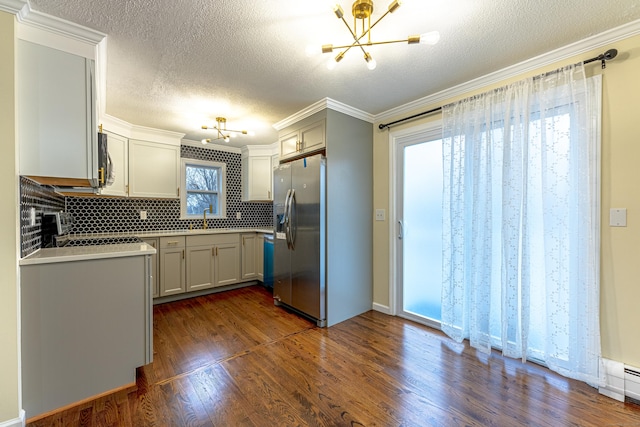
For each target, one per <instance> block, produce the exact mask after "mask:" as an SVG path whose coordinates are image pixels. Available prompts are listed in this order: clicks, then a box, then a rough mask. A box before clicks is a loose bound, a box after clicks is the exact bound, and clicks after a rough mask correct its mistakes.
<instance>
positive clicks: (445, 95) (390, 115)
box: [374, 20, 640, 122]
mask: <svg viewBox="0 0 640 427" xmlns="http://www.w3.org/2000/svg"><path fill="white" fill-rule="evenodd" d="M638 34H640V20H637V21H633V22H630V23H628V24H625V25H621V26H620V27H616V28H613V29H611V30H607V31H605V32H602V33H600V34H596V35H594V36H591V37H589V38H586V39H583V40H580V41H578V42H576V43H572V44H569V45H566V46H564V47H561V48H559V49H556V50H552V51H551V52H548V53H545V54H542V55H539V56H536V57H534V58H531V59H528V60H526V61H523V62H520V63H518V64H515V65H512V66H509V67H507V68H503V69H502V70H499V71H496V72H493V73H490V74H487V75H485V76H482V77H479V78H477V79H473V80H470V81H468V82H466V83H462V84H460V85H457V86H453V87H451V88H449V89H445V90H443V91H440V92H437V93H434V94H432V95H428V96H425V97H423V98H420V99H416V100H415V101H411V102H409V103H407V104H404V105H400V106H398V107H395V108H392V109H390V110H387V111H384V112H382V113H380V114H377V115H376V116H375V120H374V122H383V121H387V120H390V119H394V118H397V117H398V116H400V115H406V114H410V113H414V112H415V111H416V110H418V109H420V108H433V107H434V106H435V105H438V104H442V103H443V102H446V101H447V100H449V99H451V98H455V97H459V96H464V95H466V94H468V93H470V92H473V91H477V90H479V89H482V88H484V87H487V86H491V85H492V84H496V83H500V82H502V81H504V80H508V79H510V78H513V77H517V76H519V75H522V74H525V73H527V72H531V71H535V70H539V69H540V68H543V67H545V66H548V65H551V64H554V63H557V62H561V61H564V60H567V59H569V58H572V57H574V56H576V55H580V54H583V53H586V52H589V51H591V50H594V49H597V48H600V47H605V46H606V47H611V46H608V45H610V44H611V43H615V42H617V41H620V40H623V39H626V38H629V37H632V36H635V35H638Z"/></svg>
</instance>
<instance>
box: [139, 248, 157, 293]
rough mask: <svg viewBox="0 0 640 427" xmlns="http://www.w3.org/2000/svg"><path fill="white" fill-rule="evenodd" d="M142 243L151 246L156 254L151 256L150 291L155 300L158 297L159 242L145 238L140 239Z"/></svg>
mask: <svg viewBox="0 0 640 427" xmlns="http://www.w3.org/2000/svg"><path fill="white" fill-rule="evenodd" d="M142 241H143V242H145V243H146V244H148V245H149V246H151V247H152V248H154V249H155V250H156V253H155V254H153V255H150V256H151V289H152V290H153V297H154V298H157V297H159V296H160V280H159V279H160V274H159V270H158V256H159V255H158V252H159V251H158V248H159V247H160V242H159V240H158V239H156V238H145V239H142Z"/></svg>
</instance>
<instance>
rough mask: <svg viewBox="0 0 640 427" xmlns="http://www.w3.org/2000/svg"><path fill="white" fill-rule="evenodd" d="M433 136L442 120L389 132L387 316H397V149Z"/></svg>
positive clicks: (439, 131)
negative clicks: (402, 145)
mask: <svg viewBox="0 0 640 427" xmlns="http://www.w3.org/2000/svg"><path fill="white" fill-rule="evenodd" d="M434 136H437V137H438V138H442V120H441V119H438V120H434V121H431V122H428V123H423V124H420V125H417V126H412V127H410V128H406V129H401V130H398V131H391V132H389V314H390V315H392V316H397V315H398V311H399V310H398V303H399V301H398V298H397V296H398V286H399V283H398V273H399V271H398V268H399V266H398V250H397V235H398V216H399V215H398V210H399V207H398V204H397V198H398V192H397V188H398V182H399V180H400V177H399V176H398V174H399V172H400V170H401V169H400V168H399V166H398V160H399V159H398V148H399V146H400V145H401V144H406V143H412V142H414V143H417V142H426V141H427V140H430V139H433V137H434Z"/></svg>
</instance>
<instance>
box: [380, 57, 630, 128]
mask: <svg viewBox="0 0 640 427" xmlns="http://www.w3.org/2000/svg"><path fill="white" fill-rule="evenodd" d="M617 55H618V50H617V49H609V50H608V51H606V52H605V53H601V54H600V55H598V56H595V57H593V58H589V59H586V60H584V61H582V64H588V63H590V62H595V61H602V69H603V70H604V69H605V68H606V67H607V65H606V61H610V60H612V59H613V58H615V57H616V56H617ZM559 70H561V68H558V69H557V70H554V71H550V72H548V73H545V74H550V73H554V72H558V71H559ZM439 111H442V107H436V108H433V109H431V110H429V111H423V112H422V113H418V114H414V115H413V116H409V117H405V118H403V119H398V120H396V121H394V122H391V123H380V124H379V125H378V129H380V130H382V129H384V128H388V127H391V126H393V125H397V124H398V123H402V122H406V121H408V120H413V119H415V118H418V117H422V116H427V115H429V114H433V113H437V112H439Z"/></svg>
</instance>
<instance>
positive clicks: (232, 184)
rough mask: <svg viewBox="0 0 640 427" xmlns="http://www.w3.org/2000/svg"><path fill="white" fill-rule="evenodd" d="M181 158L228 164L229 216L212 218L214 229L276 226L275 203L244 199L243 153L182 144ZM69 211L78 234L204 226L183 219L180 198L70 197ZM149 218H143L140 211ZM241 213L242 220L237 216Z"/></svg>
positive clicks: (67, 200) (68, 200)
mask: <svg viewBox="0 0 640 427" xmlns="http://www.w3.org/2000/svg"><path fill="white" fill-rule="evenodd" d="M180 155H181V157H183V158H190V159H197V160H208V161H215V162H223V163H226V165H227V217H228V218H227V219H213V218H211V219H209V218H207V223H208V226H209V227H210V228H236V227H257V228H260V227H266V228H269V227H271V226H272V221H273V218H272V215H273V213H272V212H273V208H272V205H271V203H245V202H242V201H241V199H242V181H241V179H242V171H241V163H242V162H241V156H240V154H237V153H228V152H224V151H217V150H211V149H208V148H200V147H192V146H189V145H182V146H181V154H180ZM66 205H67V207H66V209H67V212H69V213H71V214H72V215H73V218H74V232H75V233H131V232H138V231H157V230H184V229H187V228H189V225H190V224H191V225H193V227H194V228H202V220H181V219H180V200H178V199H128V198H96V197H67V199H66ZM141 210H144V211H147V219H146V220H141V219H140V211H141ZM236 212H240V215H241V218H242V219H236Z"/></svg>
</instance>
